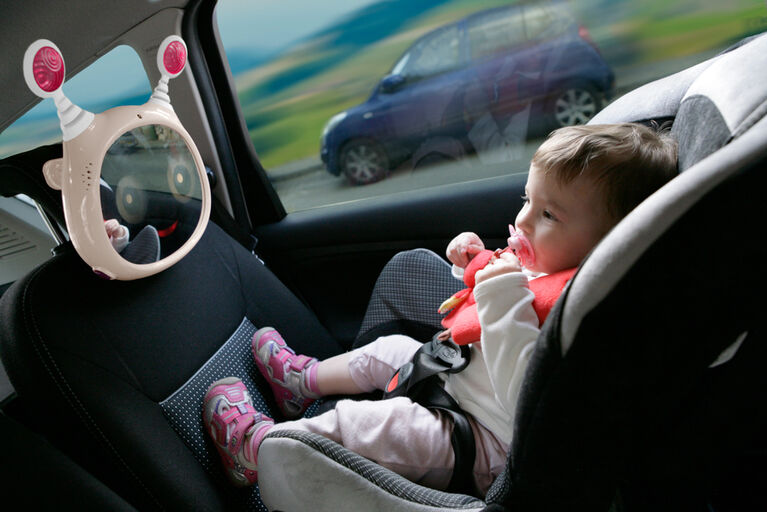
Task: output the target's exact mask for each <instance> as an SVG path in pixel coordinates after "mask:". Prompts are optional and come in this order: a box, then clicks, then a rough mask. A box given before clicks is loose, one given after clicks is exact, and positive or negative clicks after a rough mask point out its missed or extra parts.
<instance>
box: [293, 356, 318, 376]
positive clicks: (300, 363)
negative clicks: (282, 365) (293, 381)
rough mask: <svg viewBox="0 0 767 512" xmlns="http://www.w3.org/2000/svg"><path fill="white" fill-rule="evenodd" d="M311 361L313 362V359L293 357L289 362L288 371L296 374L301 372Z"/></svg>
mask: <svg viewBox="0 0 767 512" xmlns="http://www.w3.org/2000/svg"><path fill="white" fill-rule="evenodd" d="M312 361H315V359H314V358H313V357H309V356H304V355H300V356H294V357H293V359H291V360H290V369H291V370H295V371H297V372H302V371H304V368H306V365H308V364H309V363H311V362H312Z"/></svg>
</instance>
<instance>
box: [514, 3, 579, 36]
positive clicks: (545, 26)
mask: <svg viewBox="0 0 767 512" xmlns="http://www.w3.org/2000/svg"><path fill="white" fill-rule="evenodd" d="M524 19H525V34H526V35H527V38H528V39H530V40H536V39H545V38H549V37H554V36H557V35H559V34H561V33H562V32H563V31H564V30H566V28H567V25H568V21H569V20H568V19H567V16H566V14H565V13H563V12H558V11H556V10H554V9H552V8H551V7H550V6H546V5H529V6H527V7H526V8H525V12H524Z"/></svg>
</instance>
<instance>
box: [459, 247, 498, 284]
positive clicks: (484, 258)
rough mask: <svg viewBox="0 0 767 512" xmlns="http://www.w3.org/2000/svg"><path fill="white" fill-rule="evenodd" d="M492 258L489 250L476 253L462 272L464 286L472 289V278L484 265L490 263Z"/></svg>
mask: <svg viewBox="0 0 767 512" xmlns="http://www.w3.org/2000/svg"><path fill="white" fill-rule="evenodd" d="M492 257H493V251H491V250H490V249H485V250H484V251H480V252H479V253H477V254H476V255H475V256H474V257H473V258H472V259H471V261H470V262H469V264H468V265H466V268H465V269H464V270H463V282H464V284H465V285H466V286H468V287H469V288H474V284H475V281H474V276H475V275H476V273H477V271H478V270H481V269H483V268H485V265H487V264H488V263H489V262H490V259H491V258H492Z"/></svg>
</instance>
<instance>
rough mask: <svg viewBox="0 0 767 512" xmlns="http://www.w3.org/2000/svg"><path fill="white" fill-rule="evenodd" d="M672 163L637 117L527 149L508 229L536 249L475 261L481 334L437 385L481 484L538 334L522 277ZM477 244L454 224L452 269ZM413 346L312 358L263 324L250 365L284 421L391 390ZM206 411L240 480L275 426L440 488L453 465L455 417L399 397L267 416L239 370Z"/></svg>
mask: <svg viewBox="0 0 767 512" xmlns="http://www.w3.org/2000/svg"><path fill="white" fill-rule="evenodd" d="M675 174H676V143H675V142H674V141H673V140H672V139H671V138H670V137H669V136H668V135H666V134H664V133H659V132H658V131H656V130H654V129H651V128H647V127H645V126H642V125H637V124H620V125H589V126H574V127H567V128H562V129H559V130H556V131H555V132H553V133H552V134H551V136H550V137H549V138H548V139H547V140H546V141H545V142H544V143H543V144H542V145H541V146H540V148H539V149H538V150H537V152H536V153H535V155H534V156H533V159H532V162H531V165H530V172H529V175H528V179H527V184H526V187H525V195H524V196H523V199H524V205H523V207H522V209H521V211H520V212H519V214H518V215H517V218H516V222H515V224H516V228H515V231H516V232H517V233H518V234H519V235H520V236H523V237H524V238H525V239H526V240H527V243H529V252H530V253H531V255H532V256H534V257H528V258H524V259H525V263H526V268H523V265H522V264H521V263H520V260H519V259H518V258H517V256H516V255H515V254H513V253H512V252H504V253H501V254H500V255H499V256H498V257H496V258H493V259H491V261H490V262H489V263H488V264H487V265H486V266H485V267H484V268H482V269H481V270H478V271H477V272H476V275H475V281H476V282H475V287H474V297H475V300H476V304H477V313H478V317H479V323H480V325H481V343H474V344H472V345H470V347H471V348H470V349H471V362H470V364H469V365H468V366H467V367H466V369H464V370H463V371H462V372H460V373H455V374H448V375H445V376H444V389H445V390H446V391H447V392H448V393H449V394H450V395H451V396H452V397H453V398H454V399H455V401H456V402H457V403H458V404H459V406H460V407H461V409H462V410H463V411H464V412H465V413H466V415H467V418H468V419H469V423H470V425H471V428H472V431H473V433H474V438H475V445H476V454H475V459H474V460H475V462H474V468H473V475H474V480H475V482H474V483H475V485H476V488H477V489H478V490H479V492H480V493H482V494H484V493H486V491H487V489H488V487H489V486H490V484H491V483H492V481H493V480H494V479H495V477H496V476H497V475H498V474H499V473H500V471H501V470H502V469H503V467H504V466H505V463H506V453H507V451H508V447H509V444H510V442H511V437H512V428H513V424H514V415H515V411H516V403H517V398H518V394H519V390H520V388H521V385H522V380H523V377H524V374H525V368H526V366H527V364H528V361H529V359H530V356H531V354H532V350H533V348H534V346H535V341H536V339H537V337H538V334H539V332H540V326H539V320H538V317H537V316H536V313H535V311H534V310H533V307H532V303H533V299H534V295H533V293H532V292H531V290H530V286H529V284H528V283H529V282H530V280H531V279H535V278H537V277H538V276H541V275H544V274H553V273H557V272H560V271H562V270H565V269H571V268H573V267H577V266H578V265H579V264H580V263H581V262H582V261H583V259H584V258H585V257H586V255H587V254H588V253H589V252H590V251H591V249H592V248H593V247H594V246H595V245H596V244H597V243H598V242H599V240H600V239H601V238H602V237H603V236H604V235H605V234H606V233H607V232H608V231H609V230H610V229H611V228H612V227H613V226H614V225H615V224H616V223H617V222H618V221H619V220H620V219H621V218H623V216H624V215H626V214H627V213H628V212H629V211H631V209H632V208H634V207H635V206H636V205H637V204H639V203H640V202H641V201H642V200H644V198H645V197H647V196H648V195H650V194H651V193H652V192H654V191H655V190H656V189H658V188H659V187H661V186H662V185H663V184H664V183H666V182H667V181H668V180H669V179H671V178H672V177H673V176H674V175H675ZM483 249H484V244H483V242H482V240H481V239H480V238H479V237H478V236H477V235H476V234H474V233H462V234H460V235H458V236H457V237H456V238H455V239H453V241H452V242H450V244H449V245H448V249H447V256H448V259H449V260H450V261H451V262H452V263H453V265H454V269H455V271H456V272H457V274H460V273H461V271H462V269H463V268H465V267H466V266H467V264H468V263H469V262H470V261H471V260H472V259H473V258H474V256H475V255H477V254H478V253H479V252H480V251H482V250H483ZM420 346H421V343H419V342H418V341H416V340H414V339H412V338H409V337H406V336H402V335H392V336H385V337H381V338H378V339H377V340H376V341H374V342H372V343H370V344H368V345H365V346H363V347H361V348H358V349H355V350H353V351H350V352H346V353H344V354H340V355H338V356H335V357H332V358H330V359H326V360H324V361H318V360H316V359H314V358H311V357H308V356H303V355H296V354H295V353H294V352H293V351H292V350H291V349H290V348H289V347H288V346H287V344H286V343H285V341H284V340H283V339H282V337H281V336H280V335H279V333H278V332H277V331H276V330H274V329H272V328H270V327H265V328H262V329H259V331H258V332H256V334H255V335H254V337H253V340H252V351H253V357H254V358H255V362H256V364H257V366H258V368H259V370H260V371H261V373H262V374H263V375H264V377H265V378H266V379H267V381H268V382H269V383H270V385H271V387H272V390H273V392H274V394H275V398H276V401H277V404H278V405H279V407H280V409H281V410H282V412H283V414H284V415H285V416H286V417H288V418H297V417H299V416H300V415H301V414H302V413H303V412H304V411H305V409H306V408H307V407H308V406H309V405H310V404H311V403H312V401H313V400H315V399H317V398H319V397H322V396H326V395H338V394H347V395H350V394H359V393H365V392H370V391H373V390H376V389H380V390H382V389H385V387H386V385H387V383H388V382H389V379H390V378H391V376H392V375H393V374H394V372H395V371H396V370H397V369H398V368H399V367H401V366H402V365H403V364H405V363H407V362H408V361H410V359H411V358H412V357H413V355H414V354H415V352H416V351H417V350H418V348H419V347H420ZM203 420H204V424H205V428H206V429H207V430H208V431H209V433H210V435H211V436H212V438H213V440H214V443H215V445H216V447H217V449H218V451H219V454H220V455H221V458H222V460H223V462H224V465H225V467H226V469H227V473H228V476H229V477H230V479H231V480H232V481H233V482H234V483H235V484H237V485H249V484H252V483H255V482H256V481H257V471H258V448H259V446H260V444H261V441H262V440H263V438H264V436H265V435H266V434H267V433H268V432H271V431H274V430H275V429H281V430H300V431H309V432H314V433H317V434H320V435H322V436H325V437H327V438H329V439H331V440H333V441H335V442H337V443H340V444H342V445H343V446H345V447H347V448H348V449H350V450H352V451H354V452H356V453H359V454H360V455H362V456H364V457H367V458H369V459H371V460H373V461H375V462H377V463H379V464H381V465H383V466H385V467H387V468H389V469H391V470H393V471H395V472H397V473H399V474H400V475H402V476H404V477H406V478H408V479H410V480H411V481H414V482H417V483H420V484H422V485H426V486H429V487H433V488H437V489H445V488H446V487H447V484H448V483H449V481H450V478H451V475H452V472H453V465H454V460H455V458H454V453H453V449H452V445H451V435H452V428H453V425H452V421H451V420H450V419H449V417H448V416H447V415H443V414H442V413H441V412H440V411H437V410H432V409H428V408H425V407H423V406H421V405H419V404H417V403H414V402H412V401H411V400H410V399H409V398H406V397H397V398H391V399H387V400H380V401H353V400H341V401H339V402H338V404H337V405H336V407H335V409H333V410H331V411H328V412H326V413H324V414H321V415H319V416H316V417H313V418H304V419H299V420H294V421H286V422H283V423H279V424H275V423H274V422H273V420H272V419H270V418H268V417H267V416H265V415H264V414H262V413H260V412H258V411H256V410H255V409H254V407H253V402H252V400H251V399H250V396H249V393H248V391H247V389H246V388H245V386H244V384H243V383H242V381H240V380H239V379H237V378H235V377H229V378H225V379H222V380H219V381H217V382H214V383H213V384H212V385H211V386H210V388H209V389H208V392H207V393H206V395H205V399H204V405H203Z"/></svg>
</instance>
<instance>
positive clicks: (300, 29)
mask: <svg viewBox="0 0 767 512" xmlns="http://www.w3.org/2000/svg"><path fill="white" fill-rule="evenodd" d="M380 1H381V0H322V1H319V0H220V1H219V3H218V7H217V8H216V15H217V17H218V26H219V31H220V33H221V39H222V40H223V41H224V43H225V45H226V46H227V48H247V47H256V48H258V49H263V50H275V49H278V48H282V47H284V46H285V45H286V44H287V43H290V42H292V41H295V40H297V39H299V38H301V37H303V36H306V35H308V34H311V33H313V32H316V31H318V30H320V29H322V28H324V27H326V26H327V25H329V24H331V23H332V22H334V21H337V20H338V19H339V18H341V17H343V16H345V15H347V14H349V13H351V12H353V11H356V10H358V9H361V8H363V7H365V6H367V5H370V4H373V3H377V2H380ZM288 20H289V22H288Z"/></svg>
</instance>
